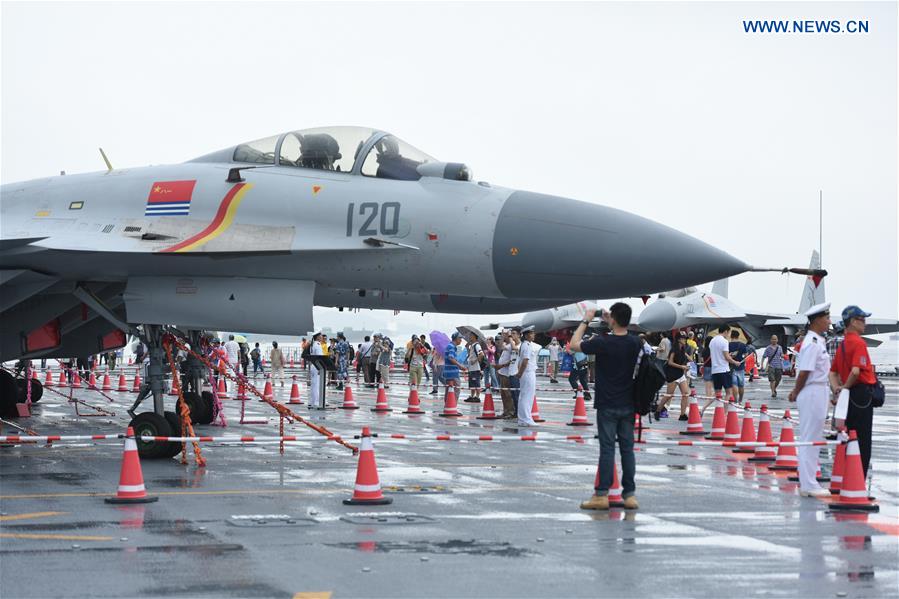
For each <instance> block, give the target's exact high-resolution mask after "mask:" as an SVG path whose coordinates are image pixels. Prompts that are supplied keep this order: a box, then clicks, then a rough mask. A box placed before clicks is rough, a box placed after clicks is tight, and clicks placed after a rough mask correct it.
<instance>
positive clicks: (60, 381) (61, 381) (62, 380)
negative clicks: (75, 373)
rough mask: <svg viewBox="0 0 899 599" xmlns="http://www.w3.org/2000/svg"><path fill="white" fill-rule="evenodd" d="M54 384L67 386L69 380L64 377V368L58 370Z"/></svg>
mask: <svg viewBox="0 0 899 599" xmlns="http://www.w3.org/2000/svg"><path fill="white" fill-rule="evenodd" d="M56 386H57V387H68V386H69V381H68V380H67V379H66V371H65V370H60V371H59V378H58V379H57V383H56Z"/></svg>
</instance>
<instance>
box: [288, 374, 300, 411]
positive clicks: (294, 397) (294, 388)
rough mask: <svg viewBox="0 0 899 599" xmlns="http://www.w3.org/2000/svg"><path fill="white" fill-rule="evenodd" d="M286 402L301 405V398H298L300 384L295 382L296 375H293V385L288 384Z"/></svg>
mask: <svg viewBox="0 0 899 599" xmlns="http://www.w3.org/2000/svg"><path fill="white" fill-rule="evenodd" d="M287 403H290V404H294V405H298V406H299V405H303V400H302V399H300V386H299V385H298V384H297V377H296V375H294V377H293V385H291V386H290V400H289V401H288V402H287Z"/></svg>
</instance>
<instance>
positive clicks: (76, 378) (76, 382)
mask: <svg viewBox="0 0 899 599" xmlns="http://www.w3.org/2000/svg"><path fill="white" fill-rule="evenodd" d="M72 386H73V387H75V388H77V389H80V388H81V376H80V375H79V374H78V371H77V370H76V371H75V374H73V375H72Z"/></svg>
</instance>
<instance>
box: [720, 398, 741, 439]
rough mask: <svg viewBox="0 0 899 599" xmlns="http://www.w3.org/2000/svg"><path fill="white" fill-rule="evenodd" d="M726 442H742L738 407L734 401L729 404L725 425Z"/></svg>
mask: <svg viewBox="0 0 899 599" xmlns="http://www.w3.org/2000/svg"><path fill="white" fill-rule="evenodd" d="M724 440H725V441H739V440H740V417H739V416H737V406H736V405H735V404H734V402H733V401H728V402H727V420H726V422H725V425H724Z"/></svg>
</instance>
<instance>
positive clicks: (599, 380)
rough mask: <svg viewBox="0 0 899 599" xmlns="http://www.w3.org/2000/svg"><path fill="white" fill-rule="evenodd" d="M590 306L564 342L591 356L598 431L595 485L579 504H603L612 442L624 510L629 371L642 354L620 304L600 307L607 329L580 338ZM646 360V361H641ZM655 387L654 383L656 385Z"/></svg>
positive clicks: (630, 419)
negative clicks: (617, 456) (617, 455)
mask: <svg viewBox="0 0 899 599" xmlns="http://www.w3.org/2000/svg"><path fill="white" fill-rule="evenodd" d="M595 315H596V310H592V309H591V310H587V312H586V313H585V314H584V319H583V320H582V321H581V323H580V324H579V325H578V327H577V330H575V332H574V336H573V337H572V338H571V344H570V347H571V349H572V350H573V351H576V352H577V351H580V352H583V353H584V354H587V355H595V356H596V395H595V398H596V400H595V402H594V406H595V407H596V424H597V429H598V432H599V484H598V485H597V487H596V489H595V492H594V495H593V496H592V497H591V498H590V499H588V500H587V501H585V502H583V503H581V509H585V510H607V509H609V488H611V486H612V477H613V469H614V468H615V442H616V441H617V442H618V449H619V451H620V453H621V470H622V472H621V486H622V489H623V492H622V494H621V496H622V498H623V499H624V507H625V508H626V509H637V508H638V507H639V506H638V504H637V498H636V497H635V496H634V492H635V490H636V485H635V483H634V474H635V471H636V460H635V457H634V410H635V404H634V373H635V370H636V367H637V366H638V359H639V358H640V356H641V354H642V349H643V343H642V342H641V341H640V339H638V338H637V337H636V336H634V335H631V334H629V333H628V330H627V327H628V325H629V324H630V322H631V308H630V306H628V305H627V304H625V303H622V302H617V303H615V304H612V307H611V308H610V309H609V311H608V312H607V311H605V310H603V311H602V316H601V318H602V320H603V322H605V323H606V324H607V325H608V326H609V328H610V329H611V333H608V334H599V335H594V336H593V337H591V338H590V339H587V340H583V337H584V333H585V332H586V330H587V326H588V325H589V324H590V322H591V321H592V320H593V317H594V316H595ZM646 362H651V360H646ZM656 389H658V388H656Z"/></svg>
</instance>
